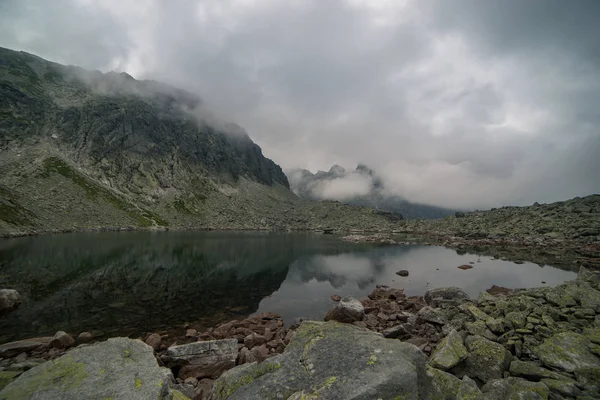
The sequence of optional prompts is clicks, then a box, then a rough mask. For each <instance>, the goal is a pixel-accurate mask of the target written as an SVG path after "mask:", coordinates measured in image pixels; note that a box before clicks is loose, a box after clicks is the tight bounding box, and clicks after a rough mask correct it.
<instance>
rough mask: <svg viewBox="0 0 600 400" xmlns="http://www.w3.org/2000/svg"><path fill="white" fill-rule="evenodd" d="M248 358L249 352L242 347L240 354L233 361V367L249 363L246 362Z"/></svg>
mask: <svg viewBox="0 0 600 400" xmlns="http://www.w3.org/2000/svg"><path fill="white" fill-rule="evenodd" d="M249 356H250V350H248V349H247V348H246V347H242V348H241V349H240V352H239V353H238V356H237V358H236V360H235V365H242V364H245V363H247V362H250V361H249V360H248V357H249Z"/></svg>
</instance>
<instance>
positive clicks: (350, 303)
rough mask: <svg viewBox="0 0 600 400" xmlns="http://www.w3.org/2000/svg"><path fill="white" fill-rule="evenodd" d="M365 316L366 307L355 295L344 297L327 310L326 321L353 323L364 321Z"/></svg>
mask: <svg viewBox="0 0 600 400" xmlns="http://www.w3.org/2000/svg"><path fill="white" fill-rule="evenodd" d="M364 317H365V308H364V307H363V305H362V303H361V302H360V301H358V300H357V299H355V298H354V297H344V298H343V299H341V300H340V301H339V303H337V304H336V305H335V306H333V308H331V309H330V310H329V311H328V312H327V315H325V321H332V320H333V321H338V322H346V323H352V322H355V321H362V320H363V318H364Z"/></svg>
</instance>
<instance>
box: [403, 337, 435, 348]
mask: <svg viewBox="0 0 600 400" xmlns="http://www.w3.org/2000/svg"><path fill="white" fill-rule="evenodd" d="M406 343H410V344H412V345H414V346H417V347H422V346H425V345H426V344H428V343H429V340H427V339H425V338H422V337H412V338H410V339H408V340H406Z"/></svg>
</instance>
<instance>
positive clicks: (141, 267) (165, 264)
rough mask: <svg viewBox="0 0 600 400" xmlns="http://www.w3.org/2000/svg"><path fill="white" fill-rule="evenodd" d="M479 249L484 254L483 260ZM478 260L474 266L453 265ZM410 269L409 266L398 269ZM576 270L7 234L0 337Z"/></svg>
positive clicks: (200, 237)
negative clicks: (380, 287)
mask: <svg viewBox="0 0 600 400" xmlns="http://www.w3.org/2000/svg"><path fill="white" fill-rule="evenodd" d="M477 259H481V262H476V261H477ZM469 261H472V262H475V265H474V268H473V269H472V270H469V271H461V270H458V269H456V266H458V265H460V264H465V263H467V262H469ZM400 269H407V270H409V272H410V275H409V276H408V277H407V278H401V277H399V276H397V275H396V274H395V272H396V271H398V270H400ZM574 276H575V274H574V273H573V272H570V271H564V270H560V269H555V268H552V267H544V268H541V267H539V266H537V265H535V264H530V263H525V264H523V265H516V264H513V263H510V262H505V261H499V260H491V259H490V258H489V257H477V256H475V255H470V254H465V255H459V254H457V253H456V252H455V251H453V250H449V249H445V248H442V247H429V246H416V245H411V246H408V245H406V246H385V247H381V246H374V245H371V244H358V245H357V244H350V243H346V242H343V241H341V240H339V238H337V237H335V236H332V235H318V234H311V233H247V232H243V233H242V232H119V233H116V232H103V233H85V234H66V235H55V236H40V237H27V238H18V239H9V240H2V241H0V288H2V287H7V288H14V289H17V290H19V291H20V292H21V294H22V296H23V298H24V302H23V304H22V305H21V307H20V308H19V309H17V310H16V311H14V312H12V313H10V314H8V315H6V316H4V317H2V320H1V323H0V343H1V342H6V341H8V340H16V339H21V338H26V337H32V336H39V335H51V334H54V332H56V331H57V330H65V331H67V332H69V333H72V334H78V333H79V332H82V331H101V332H103V333H105V334H107V335H110V336H116V335H140V334H142V333H145V332H151V331H156V330H161V329H166V328H168V327H171V326H174V325H178V324H184V323H186V322H189V321H196V320H199V319H204V320H206V323H207V324H208V325H210V324H211V323H218V322H221V321H223V320H226V319H232V318H239V317H241V316H245V315H248V314H250V313H253V312H256V311H274V312H278V313H280V314H282V316H283V317H284V319H285V320H286V322H288V323H289V322H291V321H292V320H293V319H295V318H297V317H310V318H322V316H323V315H324V313H325V312H326V310H327V309H328V308H329V307H330V306H331V301H330V300H329V296H330V295H331V294H333V293H338V294H340V295H342V296H345V295H353V296H357V297H361V296H364V295H366V294H367V293H369V292H370V291H371V290H372V289H373V287H374V286H375V284H379V283H381V284H389V285H391V286H397V287H404V288H405V289H406V293H407V294H409V295H417V294H419V295H420V294H423V293H424V292H425V290H427V289H428V288H430V287H436V286H437V287H439V286H452V285H454V286H460V287H463V288H464V289H465V290H466V291H467V292H468V293H469V294H471V295H472V296H476V295H477V294H478V293H479V291H481V290H484V289H485V288H488V287H490V286H491V285H492V284H496V285H499V286H507V287H531V286H539V285H540V284H541V283H540V282H541V280H544V281H545V282H547V284H557V283H560V282H563V281H565V280H569V279H573V278H574Z"/></svg>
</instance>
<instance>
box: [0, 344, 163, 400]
mask: <svg viewBox="0 0 600 400" xmlns="http://www.w3.org/2000/svg"><path fill="white" fill-rule="evenodd" d="M172 379H173V377H172V375H171V371H170V370H168V369H166V368H161V367H159V366H158V364H157V362H156V359H155V358H154V351H153V350H152V348H151V347H150V346H148V345H146V344H144V343H143V342H141V341H139V340H131V339H127V338H114V339H109V340H107V341H106V342H101V343H98V344H95V345H92V346H82V347H78V348H75V349H73V350H71V351H69V352H68V353H67V354H65V355H64V356H62V357H60V358H58V359H56V360H54V361H48V362H45V363H43V364H41V365H38V366H37V367H35V368H32V369H30V370H29V371H26V372H24V373H23V374H22V375H21V376H19V377H18V378H17V379H16V380H14V381H13V382H12V383H10V384H9V385H7V386H6V387H5V388H4V389H3V390H2V391H0V399H1V400H22V399H44V400H80V399H114V400H117V399H131V400H136V399H139V400H146V399H171V398H172V397H173V393H172V391H171V389H170V388H169V384H170V383H171V382H172Z"/></svg>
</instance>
